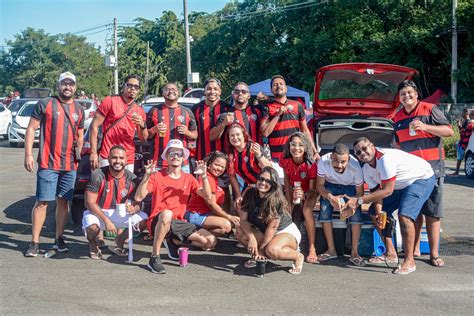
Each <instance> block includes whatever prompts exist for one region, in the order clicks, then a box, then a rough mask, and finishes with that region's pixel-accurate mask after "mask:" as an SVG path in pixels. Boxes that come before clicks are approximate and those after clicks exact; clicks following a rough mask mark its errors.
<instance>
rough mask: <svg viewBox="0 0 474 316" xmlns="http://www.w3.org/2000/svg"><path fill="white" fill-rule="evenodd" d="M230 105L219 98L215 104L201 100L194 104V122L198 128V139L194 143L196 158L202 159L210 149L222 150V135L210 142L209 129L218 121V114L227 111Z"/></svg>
mask: <svg viewBox="0 0 474 316" xmlns="http://www.w3.org/2000/svg"><path fill="white" fill-rule="evenodd" d="M229 110H230V106H229V104H227V103H225V102H224V101H222V100H220V101H219V103H218V104H217V105H215V106H210V105H208V104H206V102H205V101H201V102H199V103H198V104H196V105H194V107H193V113H194V116H195V117H196V124H197V129H198V135H199V136H198V139H197V144H196V159H197V160H202V159H204V157H206V155H207V154H209V153H210V152H212V151H215V150H219V151H222V149H223V146H224V137H221V138H220V139H218V140H216V141H213V142H211V140H210V133H211V129H212V128H213V127H215V126H216V125H217V123H218V120H219V116H220V115H221V114H222V113H225V112H229Z"/></svg>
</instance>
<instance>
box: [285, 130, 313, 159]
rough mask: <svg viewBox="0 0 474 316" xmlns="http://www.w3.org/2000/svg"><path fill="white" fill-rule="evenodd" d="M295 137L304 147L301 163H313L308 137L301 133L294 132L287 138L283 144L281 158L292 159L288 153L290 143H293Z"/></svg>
mask: <svg viewBox="0 0 474 316" xmlns="http://www.w3.org/2000/svg"><path fill="white" fill-rule="evenodd" d="M295 137H299V138H300V139H301V142H302V143H303V145H304V155H303V161H308V162H309V163H313V154H312V153H313V148H312V147H311V143H310V140H309V139H308V137H307V136H306V135H305V134H303V133H301V132H295V133H293V134H291V135H290V137H288V140H287V142H286V144H285V147H284V148H283V154H282V157H283V158H292V156H291V152H290V142H292V141H293V139H294V138H295Z"/></svg>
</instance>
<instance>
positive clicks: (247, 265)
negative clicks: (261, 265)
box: [244, 259, 257, 269]
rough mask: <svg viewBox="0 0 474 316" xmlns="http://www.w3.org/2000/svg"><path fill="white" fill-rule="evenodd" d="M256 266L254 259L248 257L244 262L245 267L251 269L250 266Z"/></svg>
mask: <svg viewBox="0 0 474 316" xmlns="http://www.w3.org/2000/svg"><path fill="white" fill-rule="evenodd" d="M256 266H257V261H255V260H254V259H249V260H247V261H245V263H244V267H246V268H247V269H252V268H255V267H256Z"/></svg>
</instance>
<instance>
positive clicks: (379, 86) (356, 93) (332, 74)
mask: <svg viewBox="0 0 474 316" xmlns="http://www.w3.org/2000/svg"><path fill="white" fill-rule="evenodd" d="M405 77H406V73H401V72H396V71H387V72H384V73H381V74H371V73H359V72H357V71H352V70H331V71H328V72H326V73H325V74H324V78H323V80H322V81H321V87H320V90H319V99H320V100H331V99H372V100H384V101H389V102H392V101H393V100H394V99H395V97H396V95H397V93H398V90H397V88H398V83H399V82H402V81H403V80H404V79H405Z"/></svg>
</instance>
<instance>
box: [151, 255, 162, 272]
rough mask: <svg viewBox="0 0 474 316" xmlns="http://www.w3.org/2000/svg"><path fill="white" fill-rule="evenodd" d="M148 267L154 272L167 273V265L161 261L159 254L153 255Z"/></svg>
mask: <svg viewBox="0 0 474 316" xmlns="http://www.w3.org/2000/svg"><path fill="white" fill-rule="evenodd" d="M148 268H149V269H150V271H151V272H153V273H158V274H165V273H166V270H165V266H164V265H163V264H162V263H161V259H160V257H159V256H151V257H150V261H149V262H148Z"/></svg>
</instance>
